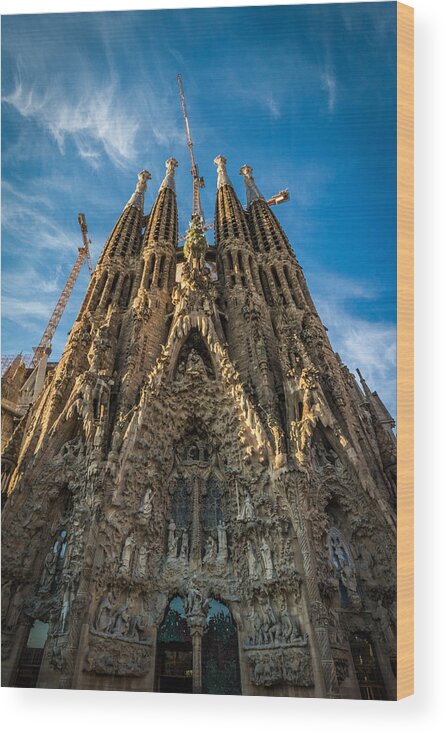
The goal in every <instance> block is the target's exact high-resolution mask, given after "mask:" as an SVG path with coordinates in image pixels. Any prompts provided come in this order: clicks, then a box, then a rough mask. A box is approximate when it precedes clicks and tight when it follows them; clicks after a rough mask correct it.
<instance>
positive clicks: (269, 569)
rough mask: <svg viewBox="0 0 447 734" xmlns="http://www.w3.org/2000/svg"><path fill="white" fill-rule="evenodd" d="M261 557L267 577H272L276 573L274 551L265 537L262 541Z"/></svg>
mask: <svg viewBox="0 0 447 734" xmlns="http://www.w3.org/2000/svg"><path fill="white" fill-rule="evenodd" d="M261 558H262V563H263V566H264V573H265V577H266V579H272V578H273V575H274V568H273V558H272V551H271V550H270V546H269V544H268V543H267V540H266V539H265V538H263V540H262V543H261Z"/></svg>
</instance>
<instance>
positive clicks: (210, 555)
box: [203, 535, 216, 563]
mask: <svg viewBox="0 0 447 734" xmlns="http://www.w3.org/2000/svg"><path fill="white" fill-rule="evenodd" d="M215 560H216V541H215V540H214V538H213V536H212V535H209V536H208V540H207V541H206V544H205V555H204V556H203V562H204V563H209V562H210V561H215Z"/></svg>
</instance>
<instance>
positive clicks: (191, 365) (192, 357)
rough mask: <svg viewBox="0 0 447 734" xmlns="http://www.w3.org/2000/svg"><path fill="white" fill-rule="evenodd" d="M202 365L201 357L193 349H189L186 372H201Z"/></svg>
mask: <svg viewBox="0 0 447 734" xmlns="http://www.w3.org/2000/svg"><path fill="white" fill-rule="evenodd" d="M203 370H204V364H203V361H202V358H201V356H200V355H199V353H198V352H197V351H196V350H195V349H191V351H190V353H189V354H188V359H187V360H186V372H194V373H195V372H197V373H199V372H203Z"/></svg>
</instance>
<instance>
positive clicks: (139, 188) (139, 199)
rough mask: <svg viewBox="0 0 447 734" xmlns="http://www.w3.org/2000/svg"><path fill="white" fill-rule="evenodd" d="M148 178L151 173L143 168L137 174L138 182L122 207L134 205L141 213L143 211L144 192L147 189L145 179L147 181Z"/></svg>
mask: <svg viewBox="0 0 447 734" xmlns="http://www.w3.org/2000/svg"><path fill="white" fill-rule="evenodd" d="M150 178H151V174H150V173H149V171H146V170H144V171H141V172H140V173H139V174H138V183H137V185H136V188H135V191H134V193H133V194H132V196H131V197H130V199H129V201H128V202H127V204H126V206H125V207H124V209H127V207H128V206H134V207H135V208H136V209H139V210H140V212H141V213H143V211H144V192H145V191H146V189H147V181H149V180H150Z"/></svg>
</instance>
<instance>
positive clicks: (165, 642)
mask: <svg viewBox="0 0 447 734" xmlns="http://www.w3.org/2000/svg"><path fill="white" fill-rule="evenodd" d="M192 675H193V666H192V640H191V636H190V634H189V627H188V621H187V618H186V612H185V606H184V604H183V600H182V599H181V598H180V597H179V596H175V597H174V598H173V599H171V601H170V603H169V605H168V608H167V610H166V614H165V618H164V620H163V622H162V624H161V625H160V627H159V630H158V637H157V659H156V681H155V690H156V691H160V693H192Z"/></svg>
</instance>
